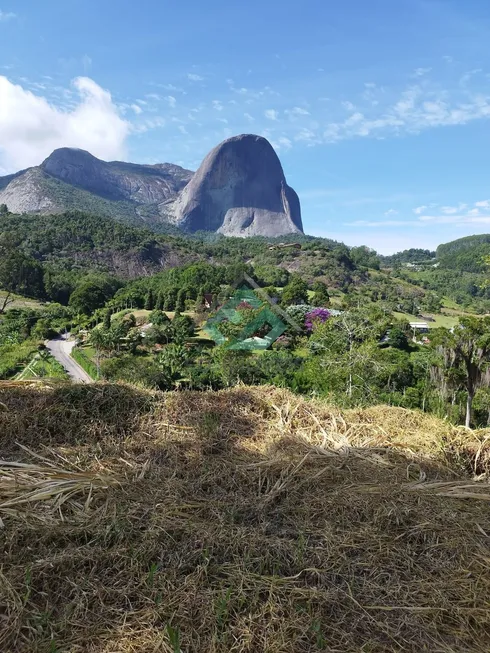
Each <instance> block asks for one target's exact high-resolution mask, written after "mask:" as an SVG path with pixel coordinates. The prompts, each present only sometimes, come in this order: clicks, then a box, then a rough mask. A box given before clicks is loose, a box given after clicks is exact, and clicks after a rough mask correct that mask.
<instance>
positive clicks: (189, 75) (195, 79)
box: [187, 73, 204, 82]
mask: <svg viewBox="0 0 490 653" xmlns="http://www.w3.org/2000/svg"><path fill="white" fill-rule="evenodd" d="M187 79H190V80H191V82H202V81H204V77H201V75H196V74H195V73H187Z"/></svg>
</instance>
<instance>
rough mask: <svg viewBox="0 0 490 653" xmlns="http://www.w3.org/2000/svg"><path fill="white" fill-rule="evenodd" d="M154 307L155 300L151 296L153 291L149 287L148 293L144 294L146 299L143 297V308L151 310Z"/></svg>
mask: <svg viewBox="0 0 490 653" xmlns="http://www.w3.org/2000/svg"><path fill="white" fill-rule="evenodd" d="M154 307H155V300H154V298H153V291H152V289H151V288H150V290H149V291H148V293H147V294H146V299H145V309H146V310H147V311H151V310H153V308H154Z"/></svg>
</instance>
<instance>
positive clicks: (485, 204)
mask: <svg viewBox="0 0 490 653" xmlns="http://www.w3.org/2000/svg"><path fill="white" fill-rule="evenodd" d="M475 206H478V207H479V208H481V209H490V200H482V201H481V202H475Z"/></svg>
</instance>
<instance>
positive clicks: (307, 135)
mask: <svg viewBox="0 0 490 653" xmlns="http://www.w3.org/2000/svg"><path fill="white" fill-rule="evenodd" d="M294 140H295V141H299V142H303V143H306V145H308V146H309V147H311V146H313V145H317V144H318V143H321V139H320V138H319V137H318V135H317V134H316V133H315V132H314V131H312V130H311V129H301V130H300V131H299V132H298V133H297V134H296V135H295V136H294Z"/></svg>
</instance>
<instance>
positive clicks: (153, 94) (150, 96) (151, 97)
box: [145, 93, 162, 102]
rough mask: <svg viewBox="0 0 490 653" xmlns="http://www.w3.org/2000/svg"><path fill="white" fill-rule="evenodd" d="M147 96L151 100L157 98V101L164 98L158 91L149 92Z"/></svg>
mask: <svg viewBox="0 0 490 653" xmlns="http://www.w3.org/2000/svg"><path fill="white" fill-rule="evenodd" d="M145 97H146V98H148V99H149V100H156V101H157V102H158V101H159V100H161V99H162V98H161V97H160V95H158V93H147V94H146V95H145Z"/></svg>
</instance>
